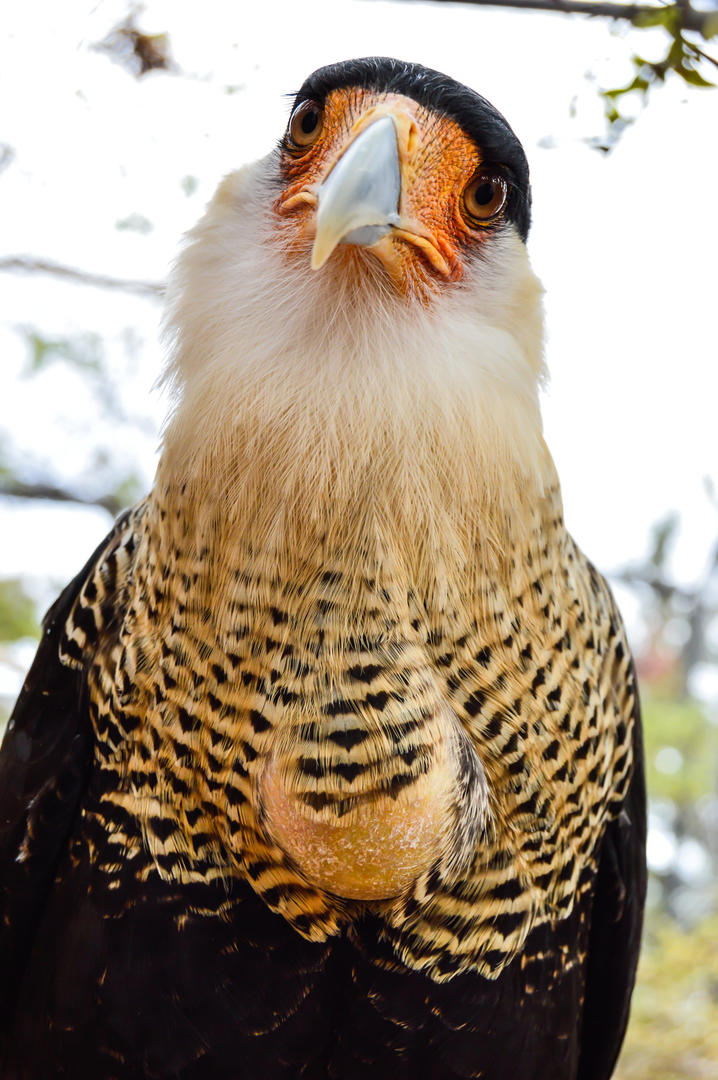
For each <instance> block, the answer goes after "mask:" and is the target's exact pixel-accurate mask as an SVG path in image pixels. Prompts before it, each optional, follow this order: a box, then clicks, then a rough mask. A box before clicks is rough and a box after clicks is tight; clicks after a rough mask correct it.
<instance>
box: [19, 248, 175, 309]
mask: <svg viewBox="0 0 718 1080" xmlns="http://www.w3.org/2000/svg"><path fill="white" fill-rule="evenodd" d="M0 270H10V271H19V272H20V273H25V274H50V275H51V276H53V277H60V278H66V279H67V280H69V281H74V282H76V283H77V284H78V285H91V286H93V287H94V288H97V289H121V290H123V291H124V292H131V293H137V294H138V295H139V296H149V297H152V298H154V297H156V298H158V299H161V297H162V296H163V295H164V291H165V287H164V285H163V284H162V282H160V281H142V280H140V279H133V278H116V277H111V276H110V275H108V274H95V273H93V272H91V271H89V270H78V269H76V268H75V267H73V266H64V265H63V264H62V263H56V262H53V261H52V260H51V259H37V258H34V257H33V256H29V255H8V256H5V257H4V258H0Z"/></svg>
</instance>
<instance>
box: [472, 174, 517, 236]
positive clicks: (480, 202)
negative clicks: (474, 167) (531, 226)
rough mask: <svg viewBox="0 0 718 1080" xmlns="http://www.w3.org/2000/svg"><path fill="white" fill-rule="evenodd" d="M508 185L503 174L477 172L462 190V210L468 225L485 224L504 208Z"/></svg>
mask: <svg viewBox="0 0 718 1080" xmlns="http://www.w3.org/2000/svg"><path fill="white" fill-rule="evenodd" d="M507 195H508V185H507V183H506V180H505V179H504V177H503V176H500V175H498V174H496V173H489V172H485V171H483V170H482V171H481V172H478V173H477V174H476V176H475V177H474V178H473V180H472V181H471V183H470V184H469V185H468V187H467V188H466V190H465V191H464V196H463V199H462V210H463V212H464V217H465V218H466V219H467V221H468V224H469V225H487V224H490V223H491V222H492V221H494V220H495V219H496V218H497V217H498V216H499V214H500V213H501V211H502V210H503V208H504V205H505V203H506V197H507Z"/></svg>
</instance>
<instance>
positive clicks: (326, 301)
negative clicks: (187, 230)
mask: <svg viewBox="0 0 718 1080" xmlns="http://www.w3.org/2000/svg"><path fill="white" fill-rule="evenodd" d="M276 175H277V159H276V155H275V154H272V155H270V156H269V157H268V158H266V159H264V160H263V161H262V162H259V163H258V164H256V165H253V166H247V167H245V168H244V169H242V170H241V171H240V172H238V173H234V174H231V175H230V176H229V177H227V178H226V180H225V181H224V182H223V184H222V185H221V186H220V188H219V190H218V192H217V194H216V196H215V198H214V200H213V202H212V203H211V205H210V207H209V209H208V211H207V213H206V215H205V217H204V218H203V219H202V221H201V222H200V223H199V224H198V226H197V227H196V228H195V229H194V230H193V232H192V233H191V234H190V238H189V243H188V245H187V247H186V249H185V251H184V253H183V254H182V256H181V258H180V260H179V262H178V265H177V268H176V271H175V273H174V276H173V281H172V284H171V290H170V306H169V313H168V317H167V324H166V325H167V333H168V336H169V339H170V343H171V354H170V360H169V364H168V369H167V372H166V375H165V379H166V381H168V382H169V384H170V386H171V388H172V391H173V393H174V408H173V411H172V414H171V416H170V418H169V420H168V423H167V426H166V429H165V433H164V447H163V455H162V460H161V463H160V468H159V474H158V483H159V485H160V486H163V487H164V488H165V489H166V488H167V487H174V486H175V485H177V486H178V485H184V486H185V496H186V498H188V499H190V500H191V501H192V502H193V504H194V518H195V522H196V527H197V528H198V529H199V530H200V531H201V532H203V533H205V534H207V533H208V532H209V533H211V534H212V535H214V536H215V537H216V536H217V534H220V535H221V540H218V541H217V543H218V544H219V548H218V552H219V556H220V558H221V549H222V547H223V546H225V545H226V544H228V543H236V542H237V541H240V542H246V543H249V544H252V545H256V544H261V545H262V546H263V547H265V549H267V550H268V551H274V552H275V553H277V557H278V558H279V559H280V561H281V562H282V564H283V565H284V567H285V569H287V570H290V569H291V568H290V566H289V565H287V560H289V561H290V562H291V557H292V553H296V557H297V559H298V560H301V559H302V558H305V557H306V549H307V544H309V545H310V546H311V545H316V544H317V543H321V545H322V546H323V547H324V549H325V550H337V551H342V552H344V554H345V555H348V554H349V553H350V552H354V553H357V552H359V551H361V552H362V553H363V554H364V556H365V557H366V556H367V555H370V554H372V555H377V556H378V557H381V558H386V557H389V556H391V558H392V560H393V561H395V560H398V561H399V562H400V563H401V564H403V565H404V567H405V569H406V571H407V573H408V575H409V579H413V580H416V579H417V574H418V575H419V577H420V578H424V577H425V575H427V576H428V577H429V578H431V577H432V575H434V574H435V573H436V567H437V564H438V563H441V565H442V568H443V570H444V571H445V572H447V573H448V575H449V576H450V574H451V570H452V568H453V569H454V570H457V571H459V572H461V568H464V569H465V567H466V565H467V562H472V561H474V560H475V558H476V552H477V550H479V549H483V550H485V551H486V552H491V551H493V552H494V553H499V554H500V553H501V551H502V549H504V548H505V546H506V541H507V529H509V528H510V531H511V532H512V534H513V535H514V539H515V533H516V530H517V529H520V528H521V521H522V519H525V520H526V523H527V527H531V526H530V524H529V523H530V521H531V520H535V508H536V505H537V503H538V502H539V501H540V500H541V498H542V496H543V495H544V494H545V493H546V491H547V490H548V489H549V488H551V487H554V486H555V483H556V479H555V473H554V470H553V465H552V462H551V459H550V456H549V454H548V451H547V450H546V447H545V444H544V442H543V438H542V433H541V418H540V411H539V405H538V385H539V382H540V379H541V377H542V374H543V367H542V313H541V287H540V285H539V283H538V281H537V279H536V278H535V276H534V275H533V273H532V271H531V269H530V266H529V262H528V258H527V255H526V250H525V247H524V245H523V243H522V242H521V241H520V239H519V238H518V236H517V235H515V234H514V233H513V232H510V233H508V232H507V233H505V234H504V235H503V236H501V237H495V238H492V240H491V242H490V243H487V244H485V245H483V248H484V249H485V250H486V252H487V254H486V255H482V256H481V258H480V259H478V260H474V262H473V264H472V265H470V266H469V268H468V271H467V273H466V275H465V276H464V278H463V280H462V281H461V282H460V283H458V284H453V285H448V286H446V285H444V286H443V295H440V294H438V293H437V295H436V296H435V298H434V300H433V301H432V302H431V303H429V304H425V303H421V302H420V301H419V300H416V299H413V298H409V299H407V298H406V297H404V296H401V295H399V294H398V293H396V292H395V291H394V289H393V286H391V284H390V283H389V281H388V279H387V278H386V276H385V274H384V271H383V269H382V268H381V267H380V266H379V264H378V263H377V262H376V260H374V258H373V256H372V255H371V253H365V252H363V251H362V250H360V249H355V257H354V258H355V265H354V272H353V273H347V271H346V266H347V261H348V260H347V259H341V258H340V259H332V260H330V261H329V263H328V264H327V265H326V266H325V267H324V268H323V269H322V270H321V271H319V272H313V271H312V270H311V269H310V266H309V252H310V244H311V241H310V240H307V241H306V252H305V251H304V250H302V251H299V252H298V251H297V249H296V244H295V246H294V248H293V249H292V250H290V249H289V245H288V244H287V243H286V242H285V239H284V237H285V236H286V230H284V231H283V228H282V226H281V225H280V223H279V221H278V219H277V217H276V215H275V213H274V210H273V202H274V198H275V197H276V187H275V183H274V181H273V177H276ZM507 522H510V525H509V524H507ZM197 542H198V544H199V543H202V545H203V546H205V547H206V543H207V536H206V535H204V536H203V537H202V539H200V538H199V536H198V541H197Z"/></svg>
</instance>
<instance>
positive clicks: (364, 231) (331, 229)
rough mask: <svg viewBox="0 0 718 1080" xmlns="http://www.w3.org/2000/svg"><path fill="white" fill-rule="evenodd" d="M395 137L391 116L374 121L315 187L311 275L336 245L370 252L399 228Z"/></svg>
mask: <svg viewBox="0 0 718 1080" xmlns="http://www.w3.org/2000/svg"><path fill="white" fill-rule="evenodd" d="M396 136H397V133H396V125H395V123H394V121H393V119H392V118H391V116H382V117H381V119H379V120H375V121H374V122H373V123H372V124H370V125H369V127H367V128H365V129H364V131H362V132H361V133H360V134H359V135H357V137H356V138H355V139H354V141H353V142H352V143H351V144H350V146H349V148H348V149H347V150H346V151H345V153H343V154H342V156H341V157H340V158H339V160H338V161H337V162H336V164H335V165H334V167H333V169H332V170H331V171H330V173H329V175H328V176H327V177H326V179H325V180H324V182H323V183H322V184H321V186H320V187H319V190H318V192H317V196H318V201H319V207H318V210H317V216H316V228H317V232H316V236H315V239H314V247H313V248H312V269H313V270H318V269H319V268H320V267H321V266H323V265H324V263H325V262H326V261H327V259H328V258H329V256H330V255H331V253H332V252H333V251H334V248H335V247H336V246H337V244H340V243H345V244H359V245H361V246H362V247H370V246H371V245H372V244H375V243H376V242H377V241H378V240H380V239H381V238H382V236H386V234H387V233H388V232H389V231H390V229H391V228H392V227H393V226H398V225H399V196H400V194H401V173H400V167H399V149H398V145H397V137H396Z"/></svg>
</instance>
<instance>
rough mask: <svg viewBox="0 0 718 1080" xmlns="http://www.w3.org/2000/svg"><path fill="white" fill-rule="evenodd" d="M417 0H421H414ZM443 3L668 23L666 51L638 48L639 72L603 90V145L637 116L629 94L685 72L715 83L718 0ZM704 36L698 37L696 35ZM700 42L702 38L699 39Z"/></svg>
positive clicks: (643, 24) (701, 83) (638, 24)
mask: <svg viewBox="0 0 718 1080" xmlns="http://www.w3.org/2000/svg"><path fill="white" fill-rule="evenodd" d="M411 2H412V3H416V2H417V0H411ZM418 2H420V0H418ZM431 2H432V3H437V4H471V5H472V6H473V7H500V8H513V9H514V10H518V11H541V12H553V13H554V14H557V15H587V16H589V17H590V18H594V19H595V18H603V19H614V20H618V21H622V22H624V23H626V24H627V25H629V26H631V27H633V28H635V29H637V30H648V29H651V28H653V29H662V30H663V31H664V32H665V34H666V36H667V38H668V41H667V47H666V51H665V53H664V55H663V56H661V57H660V58H659V59H657V60H649V59H647V58H646V57H644V56H640V55H639V54H638V53H634V54H633V55H632V56H631V63H632V64H633V68H634V74H633V78H631V79H629V80H628V82H627V83H626V85H625V86H616V87H609V88H607V89H605V90H602V91H601V97H602V98H603V104H604V114H605V117H606V122H607V124H608V134H607V136H605V137H598V138H594V139H591V140H589V141H590V143H591V145H593V146H594V147H595V148H596V149H597V150H602V151H604V152H607V151H609V150H611V149H612V148H613V146H615V144H616V142H617V140H618V139H619V138H620V136H621V134H622V133H623V131H624V130H625V129H626V128H627V127H628V125H629V124H631V123H632V122H633V117H632V116H631V115H630V113H629V114H626V113H623V112H621V108H620V101H621V100H622V99H623V97H624V95H626V94H628V95H630V94H635V95H636V96H637V97H638V98H639V99H640V100H641V102H642V104H643V105H645V104H646V102H647V99H648V95H649V93H650V91H651V90H652V89H653V88H654V87H655V86H657V85H659V84H661V83H663V82H665V81H666V78H667V77H668V76H669V75H675V76H678V77H679V78H681V79H682V80H683V81H684V82H685V83H687V84H688V85H689V86H694V87H712V86H714V83H712V82H711V81H710V80H709V79H707V78H706V76H705V75H704V74H702V73H701V71H700V67H701V66H702V65H705V64H710V65H712V66H713V67H715V68H718V59H716V58H715V57H714V56H711V55H710V54H709V53H707V52H706V51H705V50H704V49H703V48H702V47H701V46H702V44H703V43H704V42H706V41H709V40H710V39H711V38H713V37H715V36H716V35H718V0H710V4H711V6H710V7H706V8H697V7H694V6H693V5H692V4H691V2H690V0H676V2H675V3H672V4H661V3H657V4H618V3H611V2H605V3H604V2H602V0H596V2H595V3H594V2H593V0H431ZM696 39H698V41H696ZM698 42H700V44H699V43H698Z"/></svg>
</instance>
